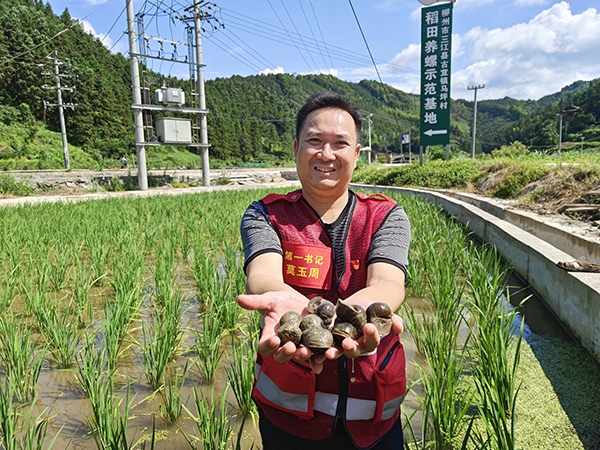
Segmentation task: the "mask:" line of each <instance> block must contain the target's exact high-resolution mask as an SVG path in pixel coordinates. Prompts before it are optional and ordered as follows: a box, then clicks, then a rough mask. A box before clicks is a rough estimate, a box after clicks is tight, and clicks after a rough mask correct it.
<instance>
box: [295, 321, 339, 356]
mask: <svg viewBox="0 0 600 450" xmlns="http://www.w3.org/2000/svg"><path fill="white" fill-rule="evenodd" d="M302 343H303V344H304V345H306V346H307V347H308V348H310V350H311V351H312V352H313V353H314V354H315V355H319V354H321V353H325V350H327V349H328V348H329V347H331V346H332V345H333V336H332V334H331V331H329V330H328V329H327V328H320V327H315V328H309V329H307V330H306V331H304V332H303V333H302Z"/></svg>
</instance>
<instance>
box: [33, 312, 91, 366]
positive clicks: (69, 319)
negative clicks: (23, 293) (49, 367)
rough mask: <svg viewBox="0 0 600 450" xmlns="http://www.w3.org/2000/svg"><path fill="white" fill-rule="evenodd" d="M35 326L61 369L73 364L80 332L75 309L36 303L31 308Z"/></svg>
mask: <svg viewBox="0 0 600 450" xmlns="http://www.w3.org/2000/svg"><path fill="white" fill-rule="evenodd" d="M33 308H34V309H33V314H34V315H35V318H36V322H37V326H38V328H39V329H40V332H41V333H42V335H43V336H44V337H45V338H46V339H47V340H48V343H49V344H50V353H52V356H53V357H54V360H55V361H56V363H57V365H58V366H59V367H61V368H67V367H71V366H72V365H73V364H74V363H75V356H76V354H77V348H78V346H79V343H80V341H81V336H82V330H80V329H79V327H78V320H77V312H76V310H75V308H73V307H71V306H67V308H65V309H61V307H60V305H59V304H58V303H54V304H53V303H52V302H42V301H38V302H37V303H35V304H34V306H33Z"/></svg>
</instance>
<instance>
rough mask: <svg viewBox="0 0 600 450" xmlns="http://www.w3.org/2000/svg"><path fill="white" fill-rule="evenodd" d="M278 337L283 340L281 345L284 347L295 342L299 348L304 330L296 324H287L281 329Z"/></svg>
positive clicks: (278, 331)
mask: <svg viewBox="0 0 600 450" xmlns="http://www.w3.org/2000/svg"><path fill="white" fill-rule="evenodd" d="M277 336H278V337H279V339H281V344H280V345H283V344H285V343H286V342H293V343H294V345H295V346H296V347H297V346H298V344H300V341H301V340H302V330H301V329H300V327H299V326H298V325H297V324H295V323H287V324H285V325H282V326H280V327H279V329H278V330H277Z"/></svg>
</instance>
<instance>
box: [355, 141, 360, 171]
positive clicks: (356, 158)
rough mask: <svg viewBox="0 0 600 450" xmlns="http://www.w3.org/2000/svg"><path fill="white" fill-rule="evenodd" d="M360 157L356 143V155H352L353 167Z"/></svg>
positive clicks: (358, 146)
mask: <svg viewBox="0 0 600 450" xmlns="http://www.w3.org/2000/svg"><path fill="white" fill-rule="evenodd" d="M359 157H360V144H358V145H357V146H356V155H354V168H355V169H356V162H357V161H358V158H359Z"/></svg>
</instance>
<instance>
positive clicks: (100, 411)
mask: <svg viewBox="0 0 600 450" xmlns="http://www.w3.org/2000/svg"><path fill="white" fill-rule="evenodd" d="M94 399H95V401H91V403H92V416H91V417H89V418H88V425H89V427H90V431H91V434H92V437H93V438H94V441H95V442H96V446H97V447H98V449H114V450H130V449H133V448H134V447H135V446H136V445H137V443H132V442H130V441H129V440H128V439H127V427H128V419H129V411H130V408H131V404H132V402H133V399H131V398H130V389H129V386H127V394H126V397H125V399H119V397H118V394H117V393H114V392H113V384H112V383H105V384H102V385H101V386H99V391H98V392H97V395H95V396H94ZM90 400H92V397H90ZM121 404H124V410H123V412H122V413H121V411H120V405H121Z"/></svg>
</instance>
